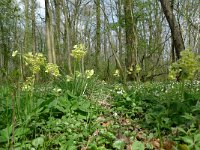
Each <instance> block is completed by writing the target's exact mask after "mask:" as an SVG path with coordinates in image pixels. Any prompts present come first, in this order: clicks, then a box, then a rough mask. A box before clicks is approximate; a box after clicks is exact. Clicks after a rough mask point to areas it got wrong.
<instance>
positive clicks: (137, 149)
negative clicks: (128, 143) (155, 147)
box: [132, 141, 145, 150]
mask: <svg viewBox="0 0 200 150" xmlns="http://www.w3.org/2000/svg"><path fill="white" fill-rule="evenodd" d="M144 148H145V146H144V144H143V143H142V142H140V141H134V143H133V145H132V150H144Z"/></svg>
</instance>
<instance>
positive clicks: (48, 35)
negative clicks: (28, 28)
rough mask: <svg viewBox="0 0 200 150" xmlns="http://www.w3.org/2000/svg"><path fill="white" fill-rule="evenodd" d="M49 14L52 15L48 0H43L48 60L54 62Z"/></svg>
mask: <svg viewBox="0 0 200 150" xmlns="http://www.w3.org/2000/svg"><path fill="white" fill-rule="evenodd" d="M51 16H52V15H51V11H50V8H49V0H45V19H46V20H45V22H46V41H47V53H48V62H49V63H56V57H55V49H54V38H53V29H52V21H51Z"/></svg>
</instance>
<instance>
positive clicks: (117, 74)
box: [113, 69, 119, 77]
mask: <svg viewBox="0 0 200 150" xmlns="http://www.w3.org/2000/svg"><path fill="white" fill-rule="evenodd" d="M113 75H114V76H116V77H119V70H118V69H116V70H115V73H114V74H113Z"/></svg>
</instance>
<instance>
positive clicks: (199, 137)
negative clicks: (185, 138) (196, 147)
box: [194, 134, 200, 144]
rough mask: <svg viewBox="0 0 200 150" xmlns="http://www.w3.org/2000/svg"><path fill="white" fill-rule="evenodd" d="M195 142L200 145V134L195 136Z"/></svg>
mask: <svg viewBox="0 0 200 150" xmlns="http://www.w3.org/2000/svg"><path fill="white" fill-rule="evenodd" d="M194 141H195V142H197V143H199V144H200V134H196V135H194Z"/></svg>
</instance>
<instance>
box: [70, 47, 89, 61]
mask: <svg viewBox="0 0 200 150" xmlns="http://www.w3.org/2000/svg"><path fill="white" fill-rule="evenodd" d="M85 55H86V48H85V46H84V45H83V44H79V45H75V46H74V49H73V50H72V52H71V56H72V57H74V58H75V59H77V60H81V59H82V58H83V57H84V56H85Z"/></svg>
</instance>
